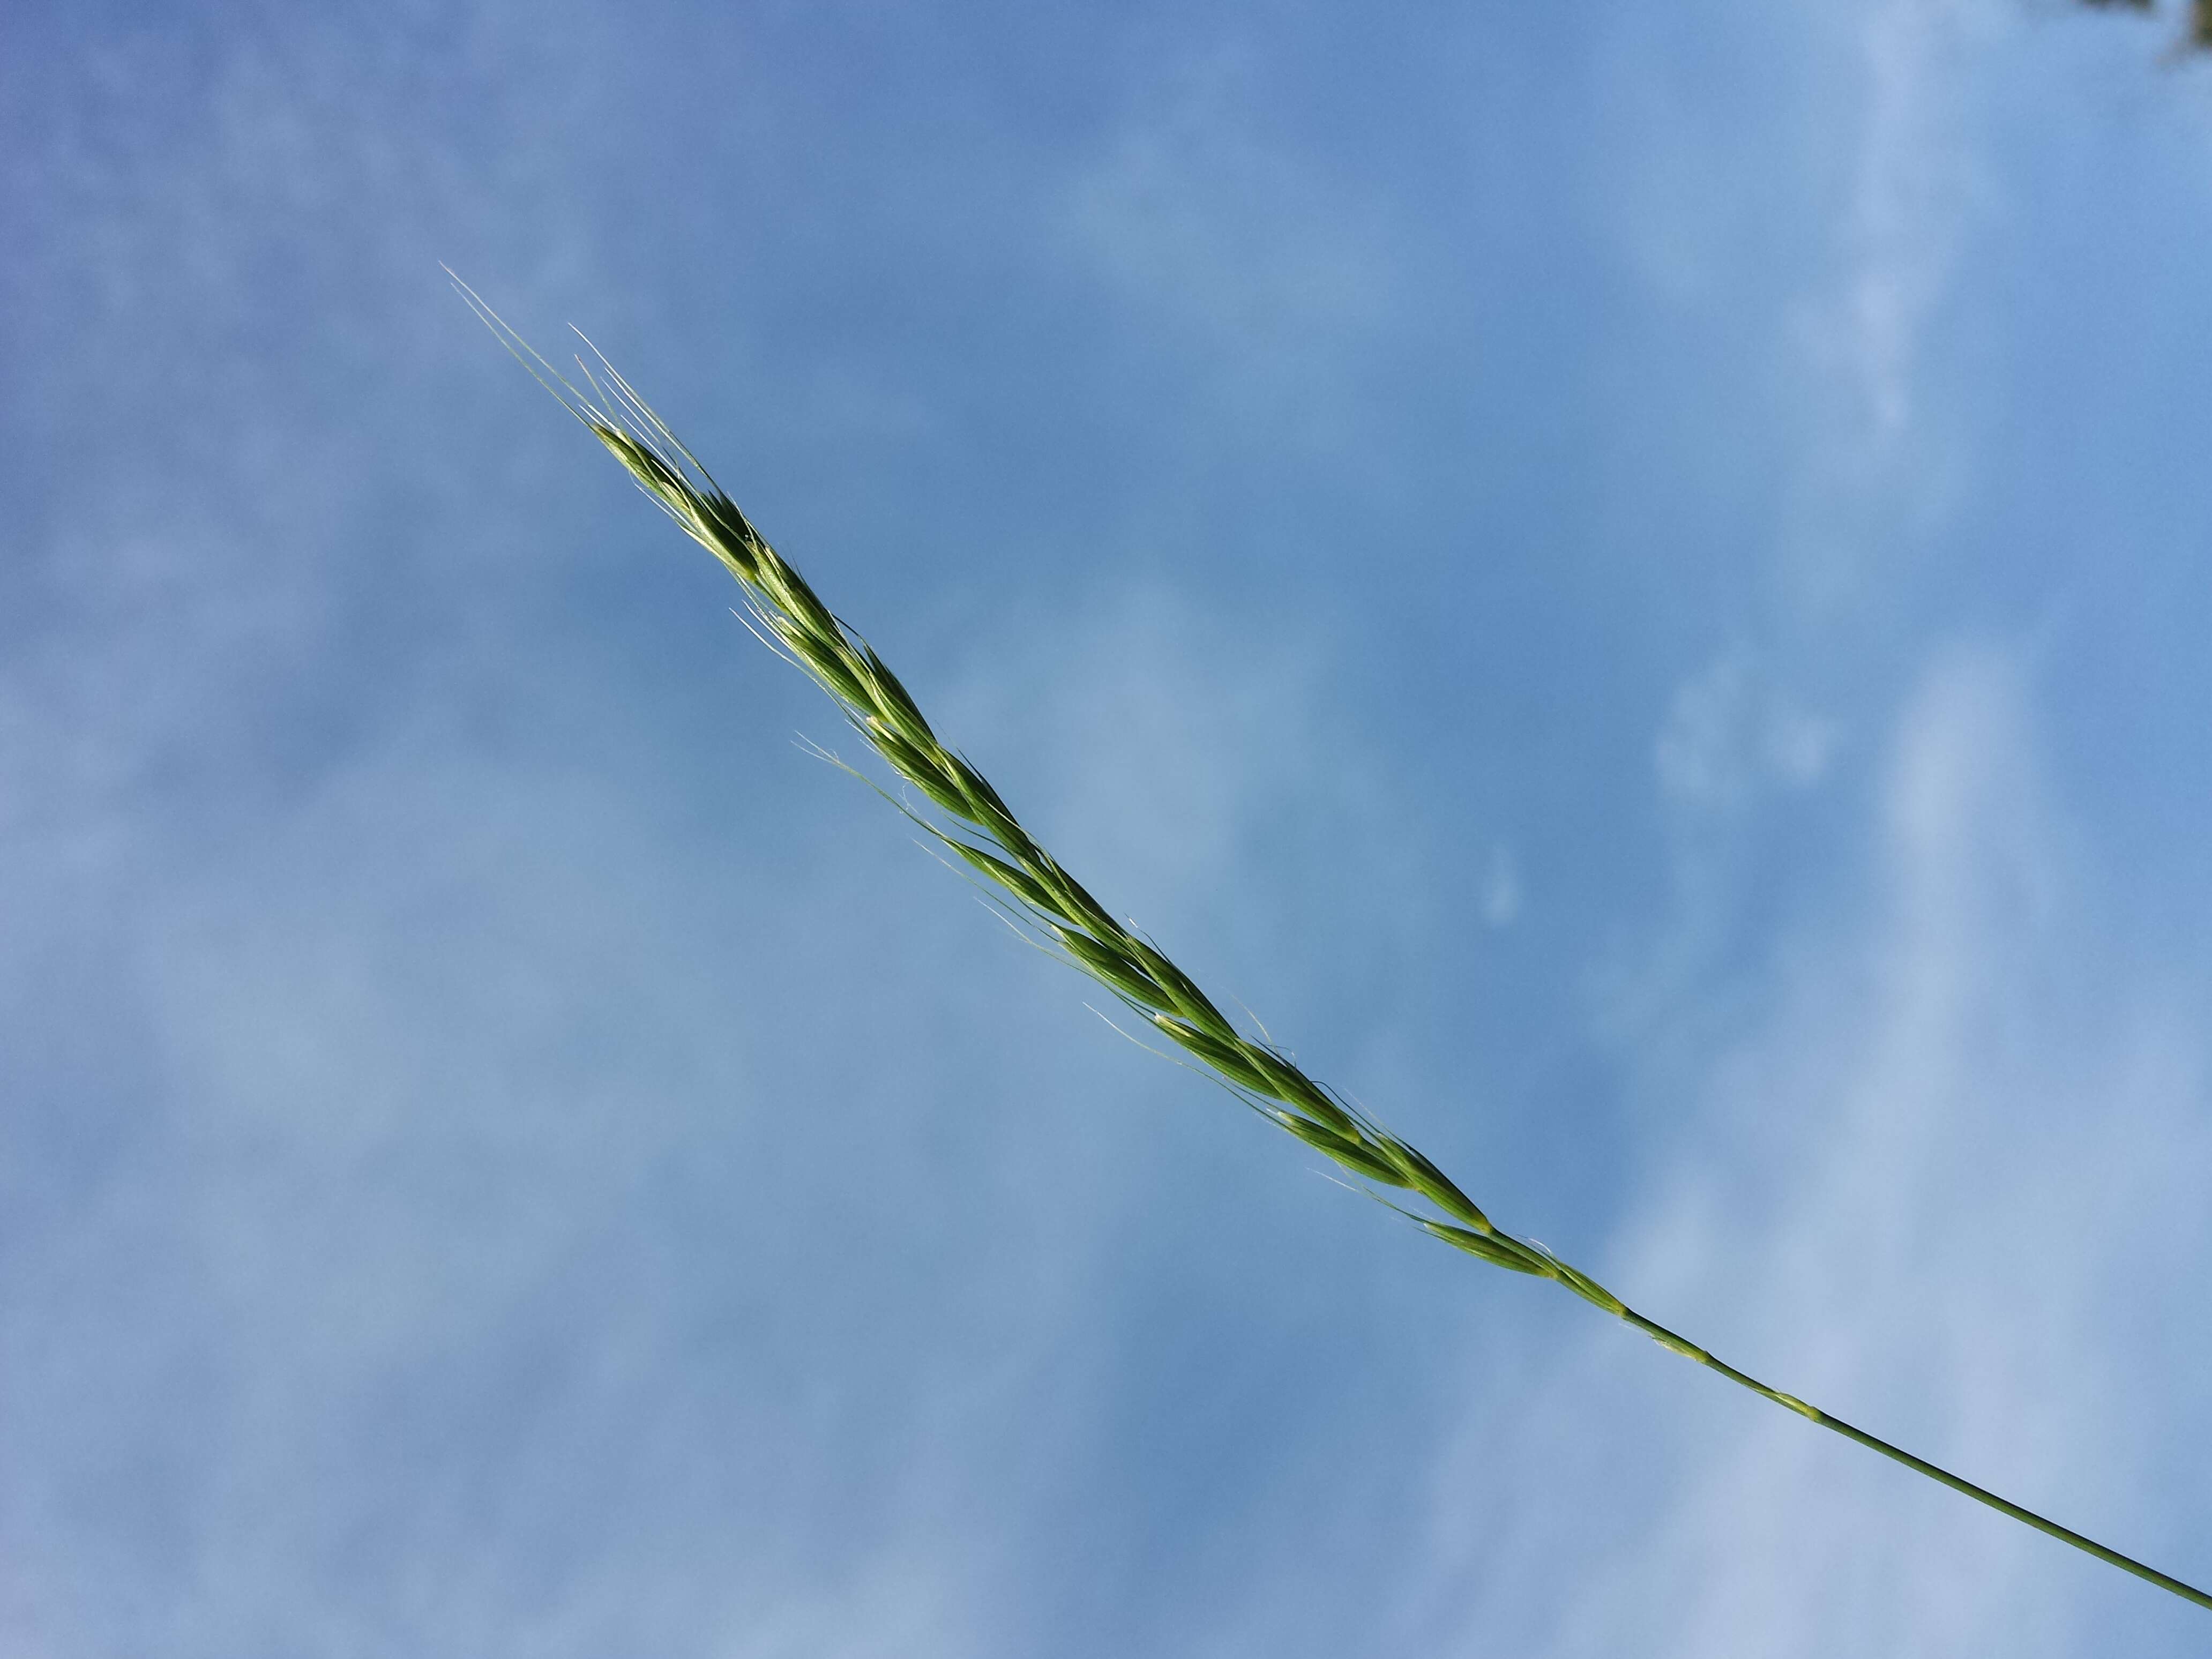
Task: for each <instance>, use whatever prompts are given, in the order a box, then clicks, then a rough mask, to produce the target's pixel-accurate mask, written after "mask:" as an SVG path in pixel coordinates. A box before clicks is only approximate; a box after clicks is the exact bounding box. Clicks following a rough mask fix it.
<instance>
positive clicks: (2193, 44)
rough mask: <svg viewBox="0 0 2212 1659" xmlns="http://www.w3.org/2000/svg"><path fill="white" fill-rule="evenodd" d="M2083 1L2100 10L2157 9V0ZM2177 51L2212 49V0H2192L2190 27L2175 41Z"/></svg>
mask: <svg viewBox="0 0 2212 1659" xmlns="http://www.w3.org/2000/svg"><path fill="white" fill-rule="evenodd" d="M2081 4H2083V5H2085V6H2088V7H2091V8H2093V9H2095V10H2098V11H2112V10H2114V9H2123V10H2127V11H2141V12H2148V11H2153V10H2155V9H2157V0H2081ZM2174 50H2175V51H2176V52H2205V51H2212V0H2190V6H2189V23H2188V27H2186V28H2185V29H2184V30H2183V31H2182V34H2181V39H2180V40H2178V41H2176V42H2175V43H2174Z"/></svg>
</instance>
